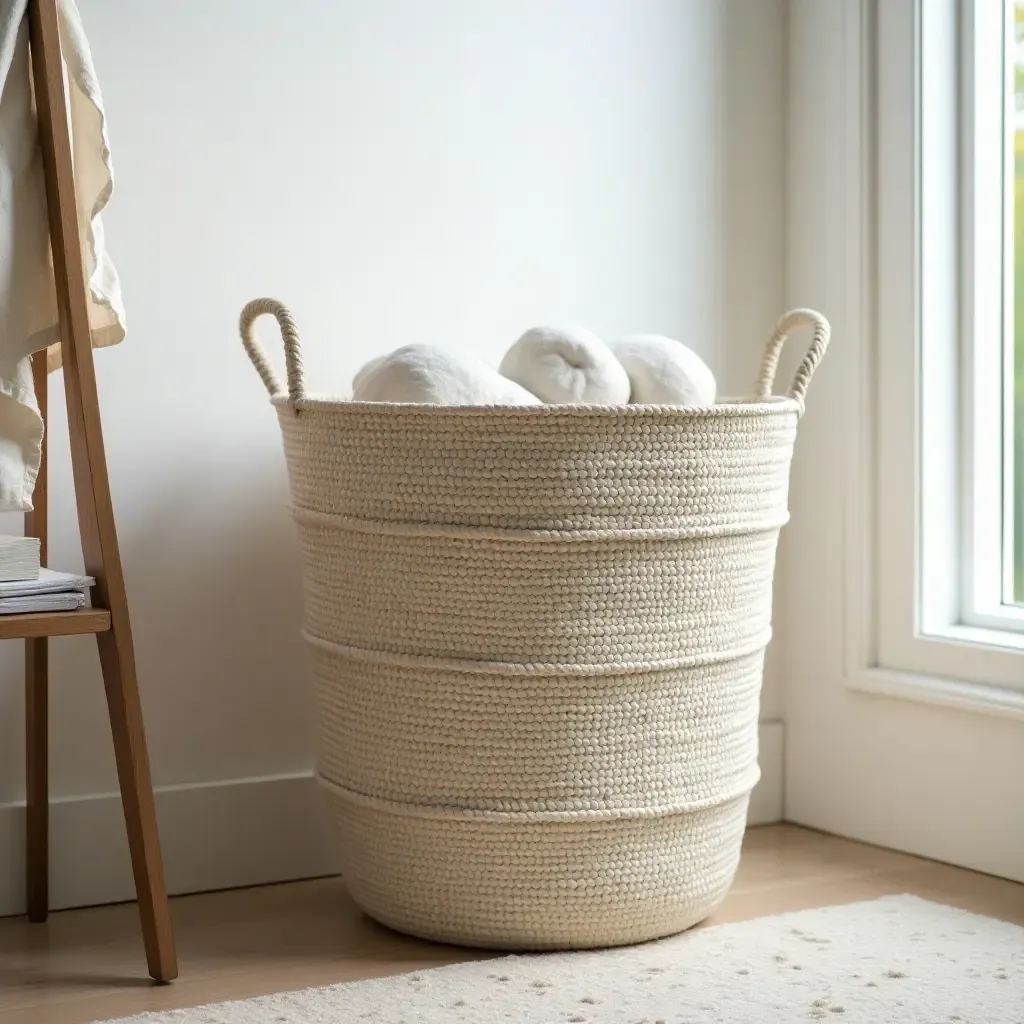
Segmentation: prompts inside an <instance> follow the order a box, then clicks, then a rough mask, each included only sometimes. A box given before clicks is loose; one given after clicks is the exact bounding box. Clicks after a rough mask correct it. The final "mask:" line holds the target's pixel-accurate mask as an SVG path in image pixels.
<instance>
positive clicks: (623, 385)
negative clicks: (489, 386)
mask: <svg viewBox="0 0 1024 1024" xmlns="http://www.w3.org/2000/svg"><path fill="white" fill-rule="evenodd" d="M499 371H500V372H501V374H502V375H503V376H505V377H508V378H509V380H514V381H515V382H516V383H517V384H521V385H522V386H523V387H524V388H526V389H527V390H529V391H532V392H533V393H534V394H535V395H536V396H537V397H538V398H540V399H541V400H543V401H545V402H551V403H555V404H571V405H577V404H583V403H588V404H590V403H593V404H597V405H625V404H626V403H627V402H628V401H629V387H630V385H629V377H628V376H627V374H626V371H625V370H624V369H623V367H622V364H621V363H620V362H619V361H618V359H616V358H615V355H614V353H613V352H612V350H611V349H610V348H609V347H608V346H607V345H606V344H605V343H604V342H603V341H602V340H601V339H600V338H599V337H598V336H597V335H596V334H594V333H593V332H592V331H588V330H587V329H586V328H585V327H570V328H562V329H559V328H555V327H534V328H533V329H532V330H529V331H527V332H526V333H525V334H524V335H523V336H522V337H521V338H520V339H519V340H518V341H517V342H516V343H515V344H514V345H513V346H512V347H511V348H510V349H509V350H508V352H506V353H505V358H504V359H502V361H501V366H500V367H499Z"/></svg>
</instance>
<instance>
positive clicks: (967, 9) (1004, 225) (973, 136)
mask: <svg viewBox="0 0 1024 1024" xmlns="http://www.w3.org/2000/svg"><path fill="white" fill-rule="evenodd" d="M962 6H963V22H962V25H961V38H962V40H963V42H964V45H963V56H964V60H963V62H962V65H961V67H962V78H963V88H962V90H961V97H962V111H963V119H962V129H961V130H962V138H963V139H964V141H965V142H966V143H968V144H967V145H965V146H964V151H963V158H964V159H963V163H962V173H963V187H962V189H961V195H962V196H963V216H962V224H963V235H964V243H965V244H964V245H963V247H962V249H963V264H962V273H963V276H964V280H965V283H966V287H965V288H964V289H963V297H964V308H963V317H962V320H963V333H962V338H961V345H962V359H961V365H962V372H963V381H964V389H963V412H962V420H963V442H964V443H963V456H962V457H963V475H964V481H965V484H966V486H965V487H964V490H963V494H964V509H963V523H964V530H963V539H962V544H961V549H962V552H963V561H962V564H961V572H962V579H961V608H960V619H961V621H962V622H963V623H964V624H966V625H969V626H976V627H980V628H982V629H989V630H995V631H997V632H998V631H1004V632H1005V631H1009V632H1018V633H1019V632H1022V631H1024V607H1019V606H1013V605H1011V604H1008V603H1006V601H1005V597H1006V595H1007V594H1009V592H1010V590H1011V588H1012V585H1013V558H1012V552H1011V550H1010V544H1009V542H1008V538H1007V537H1006V536H1005V533H1006V531H1007V529H1008V527H1009V524H1010V523H1011V522H1012V517H1013V485H1012V481H1013V446H1012V442H1008V441H1007V439H1008V438H1012V436H1013V419H1012V417H1013V329H1014V315H1013V314H1014V301H1015V296H1014V239H1013V234H1014V223H1013V221H1014V140H1013V132H1012V130H1011V131H1010V132H1009V137H1007V135H1008V133H1007V131H1006V125H1007V121H1006V114H1005V112H1003V111H1002V105H1003V103H1004V102H1005V99H1006V97H1007V96H1012V95H1013V85H1014V83H1013V74H1014V65H1013V60H1012V58H1011V59H1007V53H1006V47H1007V45H1008V40H1012V38H1013V17H1012V6H1011V4H1008V3H1005V2H1001V3H992V2H991V0H980V2H979V0H964V2H963V5H962ZM983 153H987V154H988V158H987V159H985V158H984V157H983V156H982V154H983ZM996 153H998V154H999V155H1000V158H999V160H998V161H997V160H995V159H993V157H994V155H995V154H996ZM926 497H927V495H926ZM1004 643H1005V639H1004Z"/></svg>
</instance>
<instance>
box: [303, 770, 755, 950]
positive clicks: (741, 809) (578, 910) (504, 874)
mask: <svg viewBox="0 0 1024 1024" xmlns="http://www.w3.org/2000/svg"><path fill="white" fill-rule="evenodd" d="M321 781H323V780H321ZM324 789H325V790H326V793H327V799H328V801H329V802H330V805H331V810H332V813H333V814H334V817H335V820H336V822H337V825H338V827H339V830H340V834H341V835H342V836H344V837H345V842H344V843H343V844H342V846H341V869H342V875H343V876H344V878H345V883H346V885H347V886H348V888H349V891H350V892H351V894H352V898H353V899H354V900H355V901H356V903H358V904H359V905H360V906H361V907H362V908H363V909H364V910H365V911H366V912H367V913H368V914H370V915H371V916H372V917H375V918H376V919H377V920H378V921H380V922H381V923H382V924H386V925H389V926H390V927H392V928H396V929H398V930H400V931H404V932H409V933H410V934H412V935H417V936H419V937H420V938H424V939H433V940H435V941H438V942H454V943H460V944H463V945H470V946H481V947H485V948H494V949H520V950H542V949H588V948H594V947H600V946H621V945H626V944H628V943H632V942H643V941H646V940H648V939H652V938H657V937H659V936H663V935H671V934H672V933H674V932H678V931H682V930H683V929H684V928H689V927H691V926H692V925H694V924H696V923H697V922H698V921H701V920H703V919H704V918H705V917H707V916H708V914H710V913H711V911H712V910H714V908H715V907H717V906H718V904H719V903H721V901H722V900H723V899H724V898H725V895H726V893H727V892H728V891H729V886H730V885H731V884H732V880H733V876H734V875H735V873H736V868H737V866H738V864H739V854H740V844H741V841H742V839H743V832H744V829H745V826H746V817H747V803H748V796H747V795H746V794H744V795H743V796H741V797H738V798H737V799H735V800H732V801H729V802H728V803H726V804H721V805H718V806H715V807H710V808H707V809H705V810H702V811H694V812H692V813H688V814H674V815H667V816H664V817H659V818H639V819H638V818H618V819H609V818H599V819H594V820H586V819H583V820H572V819H568V818H567V819H564V820H561V821H558V820H547V821H522V820H520V819H518V818H516V817H512V816H509V817H506V818H504V819H502V818H500V817H496V818H492V819H487V818H482V817H478V818H474V817H472V816H468V815H465V816H459V817H453V816H449V815H438V816H437V817H430V816H425V815H420V814H414V813H409V812H407V811H402V812H398V811H397V809H396V808H394V807H392V808H387V807H386V806H385V805H381V804H374V803H373V802H370V801H367V800H365V798H359V797H354V796H353V795H351V794H346V793H345V792H344V791H342V790H339V789H338V788H336V787H334V786H330V785H329V784H324Z"/></svg>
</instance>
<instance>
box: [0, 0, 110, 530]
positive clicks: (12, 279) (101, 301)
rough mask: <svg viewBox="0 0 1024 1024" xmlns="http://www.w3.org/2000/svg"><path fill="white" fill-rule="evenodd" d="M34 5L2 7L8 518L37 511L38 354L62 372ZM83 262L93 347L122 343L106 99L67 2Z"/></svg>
mask: <svg viewBox="0 0 1024 1024" xmlns="http://www.w3.org/2000/svg"><path fill="white" fill-rule="evenodd" d="M27 7H28V0H0V511H7V510H12V509H27V508H31V507H32V506H31V500H32V490H33V488H34V486H35V481H36V475H37V473H38V471H39V457H40V443H41V441H42V437H43V421H42V418H41V417H40V415H39V409H38V406H37V404H36V398H35V388H34V385H33V380H32V368H31V362H30V356H31V354H32V353H33V352H36V351H38V350H39V349H44V348H49V354H48V360H47V362H48V366H49V368H50V369H54V368H56V367H58V366H60V348H59V346H58V345H57V344H56V343H57V342H58V340H59V338H58V329H57V323H58V316H57V298H56V292H55V288H54V283H53V266H52V264H51V261H50V238H49V229H48V223H47V217H46V198H45V195H44V188H43V171H42V162H41V157H40V150H39V142H38V130H37V126H36V117H35V110H34V107H33V102H32V80H31V77H32V76H31V73H30V63H29V40H28V23H27V20H26V17H25V12H26V10H27ZM58 13H59V16H60V42H61V50H62V52H63V56H64V65H65V70H66V72H67V75H66V86H67V93H68V114H69V118H70V125H71V136H72V139H71V141H72V149H73V156H74V175H75V193H76V197H77V199H78V219H79V224H78V228H79V235H80V237H81V242H82V260H83V264H84V266H85V272H86V277H87V281H88V286H89V296H88V299H89V323H90V327H91V328H92V343H93V345H95V346H100V345H113V344H116V343H117V342H119V341H121V340H122V338H124V310H123V308H122V305H121V290H120V286H119V284H118V279H117V274H116V273H115V271H114V267H113V265H112V264H111V262H110V259H109V257H108V256H107V252H106V249H105V246H104V239H103V224H102V221H101V219H100V211H101V210H103V208H104V207H105V206H106V205H107V202H108V201H109V199H110V193H111V190H112V188H113V172H112V169H111V163H110V145H109V142H108V140H107V131H106V121H105V117H104V113H103V98H102V96H101V94H100V87H99V83H98V82H97V80H96V72H95V70H94V68H93V62H92V55H91V53H90V50H89V43H88V41H87V40H86V38H85V33H84V31H83V29H82V22H81V18H80V17H79V14H78V9H77V7H76V6H75V4H74V0H60V2H59V4H58Z"/></svg>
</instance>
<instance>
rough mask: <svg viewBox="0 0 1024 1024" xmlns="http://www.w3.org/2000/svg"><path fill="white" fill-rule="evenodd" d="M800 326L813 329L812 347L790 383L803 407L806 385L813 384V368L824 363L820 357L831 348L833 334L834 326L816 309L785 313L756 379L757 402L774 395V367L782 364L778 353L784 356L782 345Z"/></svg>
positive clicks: (792, 395)
mask: <svg viewBox="0 0 1024 1024" xmlns="http://www.w3.org/2000/svg"><path fill="white" fill-rule="evenodd" d="M798 327H810V328H811V330H812V331H813V334H812V337H811V346H810V348H808V350H807V353H806V355H805V356H804V357H803V359H802V360H801V361H800V365H799V366H798V367H797V368H796V373H794V374H793V382H792V384H790V385H789V397H790V398H793V399H796V401H797V402H799V403H800V405H801V407H802V406H803V404H804V398H805V396H806V395H807V386H808V385H809V384H810V383H811V378H812V377H813V376H814V371H815V370H816V369H817V368H818V363H820V362H821V357H822V356H823V355H824V354H825V349H826V348H828V341H829V338H830V337H831V335H832V328H831V327H829V323H828V321H827V320H826V319H825V318H824V317H823V316H822V315H821V314H820V313H817V312H815V311H814V310H813V309H791V310H790V311H789V312H788V313H783V315H782V316H781V317H780V318H779V321H778V323H776V325H775V330H773V331H772V336H771V337H770V338H769V339H768V344H767V345H766V346H765V350H764V357H763V358H762V360H761V373H760V375H759V376H758V378H757V384H756V385H755V387H754V396H755V397H756V398H757V400H758V401H760V402H764V401H767V400H768V399H769V398H770V397H771V395H772V389H773V387H774V386H775V370H776V369H777V368H778V365H779V356H780V355H782V347H783V346H784V345H785V344H786V340H787V339H788V338H789V336H790V335H791V334H792V333H793V331H795V330H796V329H797V328H798Z"/></svg>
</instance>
